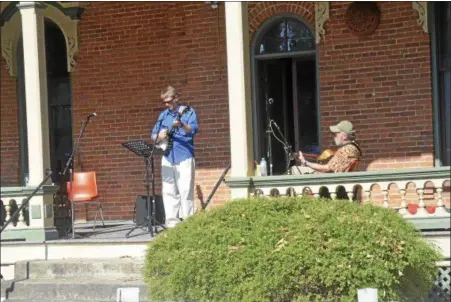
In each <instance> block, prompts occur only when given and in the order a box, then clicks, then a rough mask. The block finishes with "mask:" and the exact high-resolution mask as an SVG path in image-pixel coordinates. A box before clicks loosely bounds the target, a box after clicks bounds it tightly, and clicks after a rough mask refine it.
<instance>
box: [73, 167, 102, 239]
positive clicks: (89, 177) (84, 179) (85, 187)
mask: <svg viewBox="0 0 451 302" xmlns="http://www.w3.org/2000/svg"><path fill="white" fill-rule="evenodd" d="M67 194H68V197H69V200H70V202H71V211H72V215H71V216H72V238H75V225H74V221H75V211H74V209H75V204H76V203H93V202H95V203H97V210H96V216H95V219H94V227H93V231H94V230H95V228H96V222H97V212H100V217H101V218H102V224H103V226H104V227H105V221H104V219H103V210H102V205H101V204H100V202H99V201H98V200H97V198H98V197H99V194H98V192H97V181H96V172H94V171H91V172H74V174H73V179H72V183H71V182H68V183H67Z"/></svg>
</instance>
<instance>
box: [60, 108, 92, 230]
mask: <svg viewBox="0 0 451 302" xmlns="http://www.w3.org/2000/svg"><path fill="white" fill-rule="evenodd" d="M92 116H93V115H91V114H90V115H88V117H87V119H86V121H83V124H82V126H81V130H80V134H79V135H78V139H77V142H76V144H75V147H74V148H73V149H72V153H71V155H70V157H69V159H68V160H67V162H66V167H65V168H64V170H63V173H61V178H65V177H66V173H67V170H68V169H69V167H70V166H71V168H70V171H69V183H70V190H71V192H72V180H73V173H74V168H73V159H74V155H75V152H77V149H78V146H79V145H80V142H81V138H82V136H83V133H84V132H85V129H86V126H87V125H88V123H89V120H90V119H91V117H92ZM94 116H95V115H94ZM62 184H63V181H60V186H62ZM60 192H61V194H62V188H60ZM70 202H71V209H72V210H71V219H72V225H71V229H72V238H73V239H74V238H75V231H74V227H73V225H74V218H75V217H74V207H73V203H72V201H70Z"/></svg>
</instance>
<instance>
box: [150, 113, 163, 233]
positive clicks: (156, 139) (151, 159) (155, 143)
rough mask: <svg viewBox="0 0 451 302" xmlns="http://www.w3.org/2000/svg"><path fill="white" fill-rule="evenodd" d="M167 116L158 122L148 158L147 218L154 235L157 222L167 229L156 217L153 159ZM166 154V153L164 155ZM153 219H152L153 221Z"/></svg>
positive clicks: (156, 230) (156, 229)
mask: <svg viewBox="0 0 451 302" xmlns="http://www.w3.org/2000/svg"><path fill="white" fill-rule="evenodd" d="M165 117H166V116H164V117H162V118H161V119H160V120H159V121H157V123H158V128H157V131H156V136H155V140H154V141H153V144H152V150H151V151H150V156H149V157H148V158H147V160H146V189H147V219H148V221H149V233H150V236H152V237H153V236H154V233H158V228H157V222H158V225H160V226H161V227H162V228H163V229H164V230H165V229H166V228H165V227H164V226H163V225H162V224H161V222H160V221H157V219H156V217H155V216H156V213H155V198H156V196H155V166H154V161H153V154H154V152H155V147H156V145H157V141H158V134H159V133H160V129H161V125H162V124H163V120H164V119H165ZM150 138H151V139H152V132H151V133H150ZM163 156H164V155H163ZM149 159H150V170H151V179H152V212H151V210H150V200H149V199H150V188H149ZM151 220H152V221H151ZM152 225H153V226H154V227H155V229H154V230H152Z"/></svg>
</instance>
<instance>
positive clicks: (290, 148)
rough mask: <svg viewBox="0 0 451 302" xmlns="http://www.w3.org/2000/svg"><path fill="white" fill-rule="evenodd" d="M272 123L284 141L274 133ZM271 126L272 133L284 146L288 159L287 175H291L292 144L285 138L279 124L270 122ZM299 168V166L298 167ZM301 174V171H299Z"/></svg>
mask: <svg viewBox="0 0 451 302" xmlns="http://www.w3.org/2000/svg"><path fill="white" fill-rule="evenodd" d="M271 123H273V124H274V126H276V128H277V131H278V132H279V135H280V137H281V138H282V139H279V138H278V137H277V136H276V135H275V134H274V131H272V127H271ZM269 125H270V128H271V132H272V133H273V135H274V137H275V138H276V140H278V141H279V142H280V143H281V144H282V145H283V149H284V150H285V159H286V169H285V170H286V172H285V173H286V174H291V173H290V159H292V156H291V154H292V147H291V145H290V144H288V141H287V139H286V138H285V136H284V135H283V133H282V131H281V130H280V128H279V125H277V123H276V122H275V121H274V120H270V121H269ZM296 167H297V166H296ZM297 169H298V170H299V168H298V167H297ZM299 173H300V171H299Z"/></svg>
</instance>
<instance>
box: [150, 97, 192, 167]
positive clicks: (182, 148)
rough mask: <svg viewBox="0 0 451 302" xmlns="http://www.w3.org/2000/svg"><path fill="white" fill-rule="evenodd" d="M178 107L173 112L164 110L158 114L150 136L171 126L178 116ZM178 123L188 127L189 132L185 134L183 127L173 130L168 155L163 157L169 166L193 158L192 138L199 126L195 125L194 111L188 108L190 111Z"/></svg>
mask: <svg viewBox="0 0 451 302" xmlns="http://www.w3.org/2000/svg"><path fill="white" fill-rule="evenodd" d="M178 106H180V105H178ZM178 106H177V108H176V109H175V110H174V111H171V110H169V109H166V110H164V111H163V112H161V113H160V115H159V116H158V122H157V123H156V124H155V126H154V127H153V130H152V135H154V134H158V133H157V131H161V130H163V129H168V128H169V127H170V126H171V125H172V123H173V122H174V121H175V119H176V117H177V114H178V113H177V111H178ZM160 121H161V127H160ZM180 121H181V122H182V123H184V124H187V125H188V126H190V127H191V132H190V133H186V131H185V129H183V127H176V128H175V130H174V132H173V135H172V148H171V150H170V151H169V153H168V154H166V155H165V157H166V159H167V160H168V161H169V162H170V163H171V164H178V163H180V162H182V161H184V160H185V159H188V158H192V157H194V136H195V135H196V134H197V131H198V129H199V126H198V124H197V116H196V112H195V111H194V109H193V108H190V110H188V111H187V112H185V114H183V115H182V117H181V119H180ZM158 127H160V129H158Z"/></svg>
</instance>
